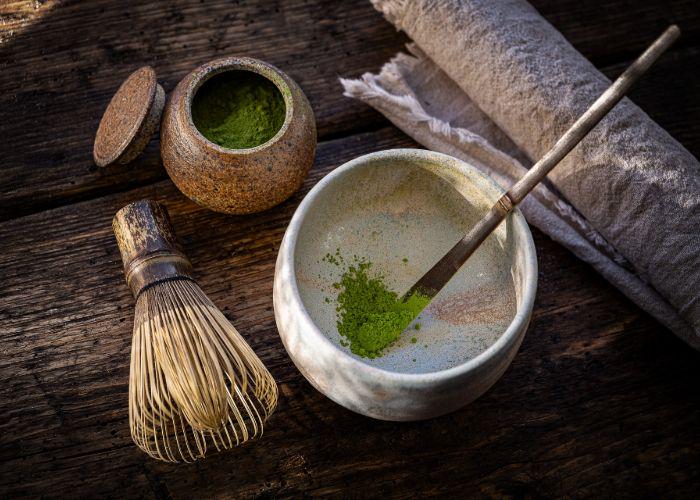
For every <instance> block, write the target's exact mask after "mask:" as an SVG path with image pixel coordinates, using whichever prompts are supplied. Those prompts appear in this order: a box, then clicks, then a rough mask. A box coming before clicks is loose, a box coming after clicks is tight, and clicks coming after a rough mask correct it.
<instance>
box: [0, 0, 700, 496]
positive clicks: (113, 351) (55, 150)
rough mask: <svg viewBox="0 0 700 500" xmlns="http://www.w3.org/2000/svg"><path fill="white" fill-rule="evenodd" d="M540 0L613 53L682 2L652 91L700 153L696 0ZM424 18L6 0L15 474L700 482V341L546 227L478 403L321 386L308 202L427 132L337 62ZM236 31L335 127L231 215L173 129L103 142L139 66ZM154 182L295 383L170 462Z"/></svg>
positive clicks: (0, 227) (4, 476)
mask: <svg viewBox="0 0 700 500" xmlns="http://www.w3.org/2000/svg"><path fill="white" fill-rule="evenodd" d="M533 4H534V5H535V6H536V7H537V8H538V9H539V10H540V12H541V13H542V14H543V15H544V16H545V17H546V18H547V19H549V20H550V21H551V22H552V23H553V24H554V25H555V26H556V27H557V28H558V29H560V30H561V31H562V33H563V34H564V36H566V37H567V38H568V39H569V40H571V41H572V43H573V44H574V45H575V46H576V48H578V49H579V50H580V51H581V52H582V53H583V54H584V55H586V56H587V57H589V58H591V59H592V61H593V62H594V64H596V65H597V66H598V67H602V68H603V70H604V72H605V73H606V74H607V75H608V76H610V77H615V76H617V75H618V74H619V72H620V71H621V70H622V69H623V68H624V66H625V64H626V62H627V61H628V60H629V59H631V58H633V57H634V56H636V55H637V53H638V51H639V50H640V49H641V48H643V47H644V46H645V45H646V44H647V43H648V41H650V40H651V39H653V38H654V37H655V36H656V35H657V34H658V33H659V32H660V31H661V29H663V27H665V26H666V25H667V24H668V23H670V22H676V23H678V24H679V25H680V27H681V28H682V29H683V37H682V39H681V41H680V43H679V44H678V46H677V47H675V48H674V49H673V50H672V51H671V52H670V53H669V54H667V55H666V56H664V58H662V60H661V61H659V63H657V65H656V66H655V68H653V69H652V71H651V72H650V73H649V74H648V75H647V76H645V79H644V81H643V82H642V83H641V84H640V85H639V86H637V87H636V88H635V89H633V92H632V94H631V98H632V99H633V100H634V101H635V102H637V103H638V104H640V105H641V106H642V108H643V109H644V110H645V111H647V112H648V113H649V114H650V115H651V117H652V118H654V119H655V120H656V121H658V122H659V123H660V125H662V126H663V127H664V128H666V129H667V130H669V132H671V134H672V135H674V136H675V137H676V138H677V139H679V140H680V141H681V142H682V143H683V144H684V145H685V146H686V147H688V149H690V151H691V152H693V153H694V154H695V155H696V156H698V155H700V125H698V124H699V123H700V119H699V118H700V94H699V93H698V92H697V81H698V79H700V64H698V60H699V58H700V48H699V45H700V44H698V41H699V38H700V9H698V8H697V2H696V1H695V0H672V1H670V2H659V1H654V0H640V1H633V0H610V1H603V0H595V1H587V2H582V1H580V0H559V1H556V2H551V1H547V0H534V1H533ZM404 42H405V39H404V38H403V37H402V36H401V35H399V34H397V33H396V32H395V31H394V29H393V28H392V27H391V26H390V25H389V24H388V23H386V22H384V21H383V20H382V19H381V16H380V15H379V14H377V13H376V12H375V11H374V10H373V9H372V8H371V6H370V5H369V3H368V2H366V1H364V0H359V1H352V2H335V1H332V0H293V1H287V2H282V1H278V0H273V1H259V2H226V1H224V0H211V1H207V2H202V3H197V2H194V1H186V0H175V1H165V0H147V1H143V2H138V3H133V4H126V3H125V2H123V1H117V0H96V1H90V2H78V1H67V2H59V1H53V0H51V1H35V0H30V1H22V0H12V1H8V2H0V69H1V71H0V154H1V155H2V158H3V161H2V162H1V163H0V219H13V220H6V221H5V222H2V223H0V278H1V279H0V346H1V347H0V349H1V351H0V352H1V356H0V381H2V383H1V384H0V497H2V498H12V497H37V496H44V497H66V496H68V497H80V496H83V497H90V498H92V497H107V498H111V497H114V498H125V497H129V498H130V497H155V498H192V497H203V498H204V497H212V496H217V497H244V498H246V497H299V496H302V495H324V494H326V495H331V496H348V495H352V496H357V497H386V496H392V497H396V498H415V497H417V496H418V497H420V496H424V495H431V494H432V495H441V496H451V497H464V496H499V497H500V496H516V497H554V496H563V495H567V496H575V497H601V496H603V497H611V496H618V497H630V496H633V497H639V496H647V497H660V496H664V497H676V498H682V497H692V496H693V495H694V494H695V495H696V494H697V491H700V392H699V391H698V390H697V382H698V380H700V363H699V361H700V354H698V353H696V352H693V351H691V350H690V349H688V347H687V346H685V345H684V344H683V343H682V342H681V341H679V340H677V339H676V338H675V337H673V335H672V334H671V333H670V332H668V331H666V330H665V329H663V328H662V327H661V326H660V325H659V324H658V323H656V322H655V321H654V320H652V319H651V318H649V317H648V316H647V315H646V314H644V313H642V312H640V310H639V309H638V308H636V307H635V306H634V305H632V304H631V303H630V302H629V301H627V300H626V299H625V298H624V297H622V296H621V294H619V293H618V292H617V291H615V290H614V289H613V288H612V287H611V286H610V285H609V284H607V283H606V282H605V281H604V280H603V279H602V278H600V277H599V276H598V275H597V274H595V272H594V271H593V270H592V269H591V268H590V267H588V266H587V265H585V264H583V263H581V262H580V261H578V260H576V259H575V258H574V257H572V256H571V255H570V254H569V253H568V252H567V251H565V250H564V249H562V248H561V247H560V246H558V245H556V244H555V243H553V242H552V241H551V240H549V239H548V238H547V237H545V236H543V235H542V234H541V233H539V232H537V231H534V236H535V242H536V245H537V251H538V260H539V266H540V272H539V280H540V281H539V291H538V295H537V299H536V306H535V311H534V316H533V320H532V324H531V326H530V329H529V332H528V334H527V335H526V337H525V341H524V343H523V346H522V348H521V350H520V352H519V354H518V356H517V357H516V359H515V361H514V363H513V364H512V366H511V367H510V368H509V370H508V371H507V372H506V374H505V376H504V377H503V378H502V379H501V380H500V381H499V382H498V383H497V384H496V385H495V386H494V387H493V389H491V390H490V391H489V392H488V393H487V394H486V395H484V396H483V397H482V398H480V399H479V400H477V401H476V402H474V403H473V404H471V405H469V406H468V407H466V408H464V409H462V410H460V411H458V412H455V413H453V414H451V415H447V416H444V417H441V418H438V419H434V420H430V421H427V422H418V423H407V424H397V423H387V422H378V421H373V420H370V419H367V418H365V417H361V416H358V415H355V414H353V413H351V412H349V411H346V410H344V409H343V408H341V407H340V406H338V405H336V404H334V403H332V402H331V401H330V400H328V399H327V398H325V397H324V396H322V395H321V394H320V393H318V392H317V391H315V390H314V389H313V388H312V387H311V386H310V385H309V384H308V383H307V382H306V381H305V380H304V379H303V377H302V376H301V375H300V374H299V372H298V371H297V370H296V368H295V367H294V366H293V364H292V363H291V361H290V360H289V358H288V357H287V355H286V353H285V351H284V348H283V346H282V344H281V342H280V340H279V337H278V335H277V330H276V327H275V323H274V316H273V310H272V277H273V272H274V263H275V257H276V253H277V249H278V246H279V243H280V241H281V238H282V235H283V233H284V230H285V228H286V225H287V223H288V221H289V218H290V217H291V215H292V213H293V211H294V209H295V207H296V206H297V204H298V203H299V201H300V200H301V198H302V197H303V194H304V193H305V192H306V191H308V189H309V188H310V187H311V186H312V185H313V184H314V183H315V182H317V181H318V180H319V179H320V178H321V177H322V176H323V175H324V174H325V173H327V172H329V171H330V170H331V169H332V168H334V167H336V166H337V165H339V164H340V163H342V162H343V161H346V160H349V159H351V158H353V157H356V156H357V155H359V154H362V153H364V152H369V151H375V150H379V149H387V148H390V147H402V146H404V147H413V146H415V144H414V143H412V142H411V141H410V140H408V139H407V138H406V137H405V136H403V135H402V134H400V133H399V132H397V131H396V130H395V129H393V128H390V127H387V126H386V125H387V122H386V121H385V120H384V119H383V118H382V117H381V116H380V115H379V114H378V113H375V112H374V111H372V110H371V109H370V108H368V107H366V106H363V105H361V104H359V103H357V102H354V101H351V100H349V99H346V98H344V97H342V95H341V92H340V87H339V85H338V84H337V82H336V78H337V76H339V75H344V76H345V75H349V76H357V75H359V74H361V73H362V72H364V71H376V70H377V69H378V68H379V67H380V65H381V64H382V63H383V62H384V61H385V60H387V59H388V58H389V57H391V56H392V55H393V54H394V53H395V52H396V51H398V50H400V49H401V48H402V45H403V43H404ZM223 55H250V56H254V57H259V58H261V59H264V60H267V61H269V62H271V63H273V64H276V65H278V66H280V67H281V68H282V69H283V70H285V71H287V72H288V73H289V74H290V75H291V76H292V77H293V78H295V79H296V80H297V81H298V82H299V84H300V85H301V87H302V88H303V89H304V91H305V92H306V93H307V95H308V96H309V98H310V100H311V103H312V105H313V107H314V110H315V112H316V116H317V119H318V124H319V132H320V136H321V137H322V138H323V139H325V140H324V142H322V143H320V145H319V151H318V155H317V159H316V163H315V167H314V168H313V169H312V171H311V173H310V175H309V178H308V179H307V181H306V182H305V184H304V187H303V188H302V191H301V192H299V193H297V194H296V195H295V196H294V197H293V198H292V199H290V200H289V201H287V202H285V203H283V204H282V205H281V206H279V207H276V208H274V209H272V210H269V211H267V212H264V213H262V214H259V215H255V216H252V217H251V216H246V217H244V216H241V217H231V216H225V215H220V214H214V213H212V212H208V211H205V210H203V209H201V208H200V207H198V206H196V205H195V204H193V203H192V202H190V201H189V200H187V199H186V198H185V197H184V196H182V195H181V194H180V193H179V192H178V191H177V190H176V189H175V188H174V187H173V185H172V184H171V183H170V182H169V181H167V180H165V179H166V177H165V172H164V170H163V169H162V167H161V166H160V162H159V155H158V142H157V140H153V141H151V143H150V144H149V146H148V147H147V150H146V154H145V155H144V156H143V157H142V158H140V159H139V160H138V161H136V162H134V163H133V164H131V165H129V166H127V167H117V168H114V169H98V168H97V167H95V166H94V165H93V163H92V159H91V149H92V140H93V136H94V132H95V130H96V128H97V124H98V122H99V119H100V115H101V113H102V111H103V110H104V108H105V106H106V105H107V102H108V101H109V98H110V97H111V95H112V93H113V92H114V90H116V88H117V87H118V85H119V84H120V82H121V81H122V80H123V79H124V78H125V77H126V76H127V75H128V74H129V73H130V72H131V71H132V70H133V69H134V68H136V67H138V66H139V65H142V64H152V65H153V66H154V67H155V68H156V70H157V71H158V74H159V79H160V81H161V83H163V84H164V87H165V89H166V91H170V90H171V89H172V88H173V87H174V86H175V84H176V83H177V82H178V81H179V80H180V78H182V77H183V76H184V75H185V74H186V73H187V72H188V71H190V70H191V69H193V68H194V66H196V65H197V64H200V63H202V62H205V61H207V60H210V59H212V58H214V57H218V56H223ZM372 131H374V132H372ZM143 197H153V198H155V199H158V200H159V201H161V202H163V203H164V204H165V205H166V206H167V207H168V209H169V210H170V213H171V215H172V218H173V223H174V225H175V229H176V231H177V233H178V235H179V239H180V242H181V244H182V246H183V247H184V250H185V251H186V253H187V255H188V256H189V257H190V259H191V260H192V262H193V264H194V266H195V272H196V276H197V277H198V279H199V282H200V284H201V286H202V288H203V289H204V290H205V292H207V294H208V295H209V296H210V297H211V298H212V300H213V301H214V302H215V303H216V304H217V305H218V306H219V307H220V308H221V309H222V310H223V311H224V313H225V314H226V316H227V317H228V318H229V319H231V321H232V322H233V323H234V324H235V325H236V326H237V327H238V328H239V330H240V331H241V332H242V334H243V335H244V336H245V337H246V338H247V339H248V340H249V342H250V344H251V345H252V346H253V348H254V349H255V350H256V352H257V353H258V354H259V355H260V357H261V358H262V360H263V361H264V362H265V363H266V365H267V366H268V367H269V368H270V371H271V372H272V374H273V375H274V376H275V378H276V379H277V380H278V382H279V383H280V404H279V407H278V411H277V413H276V414H275V415H274V416H273V417H272V419H271V421H270V423H269V426H268V427H267V428H266V430H265V436H264V437H263V438H262V439H261V440H260V441H258V442H254V443H250V444H249V445H246V446H244V447H243V448H240V449H236V450H233V451H232V452H230V453H225V454H219V455H214V456H212V457H210V458H207V459H206V460H205V461H203V462H200V463H197V464H195V465H191V466H173V465H168V464H161V463H157V462H154V461H153V460H151V459H149V458H148V457H147V456H146V455H145V454H143V453H142V452H141V451H139V450H138V449H137V448H136V446H135V445H134V444H133V443H132V441H131V438H130V436H129V428H128V416H127V391H128V388H127V382H128V371H129V353H130V344H131V329H132V322H133V314H134V304H133V298H132V296H131V293H130V292H129V289H128V287H127V285H126V283H125V282H124V276H123V272H122V267H121V262H120V257H119V251H118V249H117V245H116V242H115V240H114V236H113V234H112V230H111V226H110V222H111V219H112V217H113V215H114V213H115V212H116V211H117V210H118V209H119V208H121V207H122V206H123V205H125V204H127V203H128V202H131V201H135V200H137V199H139V198H143ZM52 207H56V208H53V209H51V210H46V209H48V208H52ZM26 214H32V215H28V216H25V215H26Z"/></svg>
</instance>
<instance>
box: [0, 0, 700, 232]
mask: <svg viewBox="0 0 700 500" xmlns="http://www.w3.org/2000/svg"><path fill="white" fill-rule="evenodd" d="M534 5H535V6H536V7H537V8H539V9H540V11H541V12H542V14H543V15H544V16H545V17H547V18H548V19H549V20H550V21H552V22H553V23H554V25H555V26H557V28H559V29H561V30H562V32H563V33H564V35H565V36H567V38H568V39H569V40H571V41H572V43H573V44H574V45H575V46H576V47H577V48H578V49H579V50H581V51H582V52H583V53H584V55H586V56H588V57H590V58H591V59H592V60H593V61H594V62H598V63H600V64H599V65H603V66H608V65H611V64H613V63H615V62H616V61H621V60H625V59H626V58H629V57H632V56H634V55H636V52H637V51H639V50H640V49H641V48H642V47H644V46H645V45H646V44H647V43H648V42H649V40H651V39H653V38H654V37H655V36H656V35H657V34H658V32H659V31H660V30H661V28H662V27H663V26H664V25H665V24H666V23H667V22H668V21H673V20H675V21H678V22H679V23H680V24H681V26H682V27H683V28H684V36H683V38H682V42H681V45H680V47H681V49H676V50H682V47H686V48H688V47H694V46H695V45H696V43H697V41H698V38H699V35H698V33H699V32H700V13H699V12H700V9H697V8H696V7H697V6H696V5H695V2H694V1H693V0H674V1H671V2H655V1H653V0H646V1H643V2H629V1H628V0H615V1H610V2H580V1H575V0H565V1H562V2H546V1H543V0H539V1H535V2H534ZM22 6H23V7H22ZM12 9H16V10H12ZM0 16H2V20H3V21H4V23H3V25H4V26H5V29H4V30H2V26H0V33H2V35H0V39H2V40H3V42H2V43H0V68H2V73H1V74H2V77H0V138H1V140H0V156H1V157H2V159H3V161H2V163H1V164H0V220H3V219H8V218H11V217H16V216H21V215H25V214H28V213H34V212H37V211H39V210H42V209H45V208H51V207H56V206H60V205H62V204H64V203H68V202H75V201H79V200H84V199H89V198H93V197H96V196H100V195H103V194H107V193H110V192H113V191H115V190H126V189H130V188H134V187H137V186H142V185H145V184H148V183H151V182H155V181H158V180H162V179H164V178H165V173H164V171H163V169H162V167H161V165H160V161H159V154H158V143H157V141H153V142H152V143H151V144H150V146H149V148H148V149H147V151H146V154H145V155H144V157H142V158H140V159H139V160H137V161H136V162H134V163H133V164H132V165H130V166H128V167H114V168H110V169H98V168H96V167H95V166H94V165H93V163H92V159H91V150H92V149H91V148H92V140H93V136H94V132H95V130H96V128H97V123H98V121H99V118H100V116H101V113H102V111H103V110H104V108H105V106H106V104H107V102H108V101H109V98H110V97H111V95H112V93H113V92H114V90H115V89H116V88H117V87H118V85H119V83H120V82H121V81H122V80H123V79H124V78H125V77H126V76H127V75H128V74H129V72H131V71H132V70H133V69H135V68H136V67H138V66H140V65H143V64H152V65H153V66H154V67H155V68H156V70H157V71H158V74H159V78H160V80H161V81H162V82H163V83H164V86H165V88H166V90H169V89H171V88H172V87H173V86H174V85H175V84H176V82H177V81H178V80H179V79H180V78H181V77H182V76H184V74H186V73H187V72H188V71H190V70H191V69H193V68H194V67H195V66H196V65H197V64H200V63H202V62H204V61H206V60H209V59H212V58H215V57H219V56H223V55H232V54H239V55H242V54H245V55H252V56H255V57H260V58H262V59H265V60H268V61H270V62H272V63H274V64H276V65H278V66H279V67H281V68H282V69H284V70H285V71H287V72H289V73H290V74H291V75H292V77H294V78H295V79H296V80H297V81H298V82H299V83H300V85H301V86H302V88H304V90H305V91H306V92H307V94H308V96H309V98H310V100H311V103H312V105H313V107H314V109H315V111H316V115H317V119H318V123H319V132H320V135H321V137H337V136H339V135H343V134H347V133H348V132H352V131H361V130H368V129H374V128H377V127H378V126H382V125H385V124H386V121H385V120H384V119H383V118H382V117H381V116H380V115H379V114H378V113H376V112H374V111H372V110H371V109H370V108H369V107H368V106H365V105H362V104H360V103H357V102H353V101H351V100H349V99H346V98H344V97H343V96H342V94H341V90H340V87H339V85H338V84H337V81H336V80H337V76H339V75H350V76H357V75H359V74H361V73H362V72H364V71H376V70H377V69H378V68H379V67H380V66H381V64H382V63H383V62H384V61H386V60H387V59H388V58H389V57H391V56H392V55H393V54H394V53H395V52H396V51H398V50H400V49H401V47H402V45H403V42H404V40H405V39H404V38H403V37H402V36H401V35H398V34H396V32H395V30H394V29H393V27H392V26H391V25H389V24H388V23H386V22H384V21H383V20H382V19H381V16H380V15H379V14H378V13H377V12H375V11H374V9H373V8H372V7H371V5H370V4H369V2H365V1H357V2H334V1H332V0H314V1H310V0H297V1H294V2H280V1H275V2H268V1H265V2H245V3H242V2H233V3H231V2H227V1H224V0H214V1H207V2H206V3H203V4H197V3H194V4H193V3H192V2H188V1H186V0H178V1H175V2H172V1H169V2H165V1H162V0H151V1H148V2H140V3H138V4H133V5H129V6H128V7H126V8H125V6H124V3H123V2H118V1H114V0H101V1H95V2H65V3H59V2H47V3H45V4H41V3H39V4H37V3H36V2H17V1H14V2H11V3H9V4H8V5H7V6H5V8H4V9H3V10H2V11H0ZM31 20H33V22H31ZM11 33H12V34H11ZM683 54H687V56H684V55H683ZM697 56H698V54H697V51H696V50H694V51H690V52H689V53H686V52H680V53H679V54H676V55H675V56H674V57H676V62H675V63H674V64H669V65H668V70H669V74H671V75H673V76H674V79H675V80H676V82H677V83H675V86H676V87H677V88H686V89H690V88H694V85H695V82H696V81H697V80H698V78H700V65H699V64H697ZM613 73H614V71H613ZM647 86H648V88H650V89H652V90H650V91H649V92H648V94H642V95H643V96H644V98H643V99H639V103H640V104H641V105H642V106H643V107H644V108H645V109H646V108H655V112H654V113H652V115H653V116H654V118H655V119H657V120H659V121H660V122H661V123H662V125H663V126H666V127H668V128H669V129H670V130H669V131H670V132H671V133H672V134H674V135H677V136H679V138H680V139H681V140H682V141H683V143H684V144H685V145H686V147H688V148H689V149H690V150H691V151H692V152H694V153H695V154H696V155H697V154H700V138H699V137H698V134H699V133H698V128H697V127H694V126H693V125H694V124H695V123H696V122H697V117H698V116H699V115H700V105H698V99H699V98H698V96H697V92H689V91H686V92H685V93H684V95H685V96H686V97H687V98H688V100H687V101H686V102H683V101H682V100H680V99H674V96H672V95H670V93H669V92H667V91H666V90H667V86H668V80H665V79H664V80H662V81H659V82H658V83H657V84H655V85H653V86H651V85H650V84H647Z"/></svg>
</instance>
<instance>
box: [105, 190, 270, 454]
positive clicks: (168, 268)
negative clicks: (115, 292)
mask: <svg viewBox="0 0 700 500" xmlns="http://www.w3.org/2000/svg"><path fill="white" fill-rule="evenodd" d="M112 226H113V228H114V233H115V235H116V237H117V242H118V244H119V250H120V252H121V256H122V260H123V262H124V274H125V275H126V281H127V283H128V285H129V287H130V288H131V291H132V293H133V294H134V297H135V298H136V315H135V321H134V337H133V343H132V350H131V372H130V375H129V422H130V427H131V437H132V438H133V440H134V442H135V443H136V444H137V445H138V446H139V447H140V448H141V449H142V450H143V451H145V452H146V453H148V454H149V455H150V456H152V457H153V458H157V459H160V460H164V461H167V462H180V461H185V462H191V461H194V460H196V459H198V458H202V457H204V456H205V454H206V451H207V446H208V445H213V446H214V447H215V448H216V449H217V450H220V449H227V448H231V447H232V446H236V445H238V444H240V443H242V442H245V441H247V440H249V439H252V438H254V437H257V436H259V435H261V434H262V432H263V425H264V423H265V421H266V420H267V418H268V417H269V416H270V415H271V414H272V412H273V411H274V409H275V406H276V405H277V385H276V384H275V381H274V379H273V378H272V376H271V375H270V373H269V372H268V371H267V369H266V368H265V366H264V365H263V364H262V362H261V361H260V359H259V358H258V357H257V356H256V355H255V353H254V352H253V350H252V349H251V348H250V346H249V345H248V344H247V343H246V341H245V340H244V339H243V338H242V337H241V335H240V334H239V333H238V331H237V330H236V329H235V328H234V327H233V326H232V325H231V323H230V322H229V321H228V320H227V319H226V317H225V316H224V315H223V313H222V312H221V311H219V309H218V308H217V307H216V306H215V305H214V304H213V303H212V302H211V300H209V298H208V297H207V296H206V295H205V294H204V292H202V290H201V289H200V288H199V286H198V285H197V283H195V281H194V280H193V278H192V265H191V264H190V262H189V260H188V259H187V257H185V256H184V255H183V254H182V253H181V252H179V251H178V250H177V248H176V240H175V234H174V232H173V229H172V226H171V225H170V221H169V218H168V214H167V212H166V210H165V208H164V207H162V206H161V205H159V204H158V203H156V202H155V201H152V200H142V201H138V202H136V203H132V204H130V205H127V206H125V207H124V208H122V209H121V210H120V211H119V212H117V214H116V215H115V217H114V220H113V222H112Z"/></svg>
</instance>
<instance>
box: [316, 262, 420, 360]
mask: <svg viewBox="0 0 700 500" xmlns="http://www.w3.org/2000/svg"><path fill="white" fill-rule="evenodd" d="M327 257H328V256H327ZM329 261H332V259H329ZM336 262H337V261H336ZM333 263H335V262H333ZM371 266H372V264H371V263H369V262H358V263H356V264H355V265H351V266H349V267H348V269H347V270H346V271H345V272H344V273H343V275H342V277H341V279H340V282H338V283H336V284H334V287H335V288H336V289H338V290H340V292H339V294H338V307H337V308H336V310H337V312H338V314H339V319H338V323H337V327H338V333H340V335H342V336H343V337H344V338H345V340H346V342H345V344H344V345H346V346H347V345H349V347H350V351H352V352H353V353H354V354H357V355H358V356H362V357H366V358H376V357H378V356H381V355H382V353H383V351H384V349H386V348H387V347H388V346H390V345H391V344H393V343H394V342H395V341H396V340H397V339H398V338H399V336H400V335H401V332H402V331H403V330H405V329H406V327H407V326H408V325H409V324H410V323H411V322H412V321H413V320H414V319H415V318H416V317H417V316H418V314H420V312H421V311H422V310H423V308H425V306H426V305H428V302H430V299H429V298H428V297H425V296H422V295H420V294H414V295H412V296H411V297H409V298H408V299H407V300H406V301H402V300H401V299H400V298H399V297H398V296H397V295H396V293H394V292H392V291H390V290H389V289H388V288H387V286H386V284H385V283H384V279H383V277H382V276H376V277H371V276H369V274H368V271H369V270H370V268H371Z"/></svg>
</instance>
